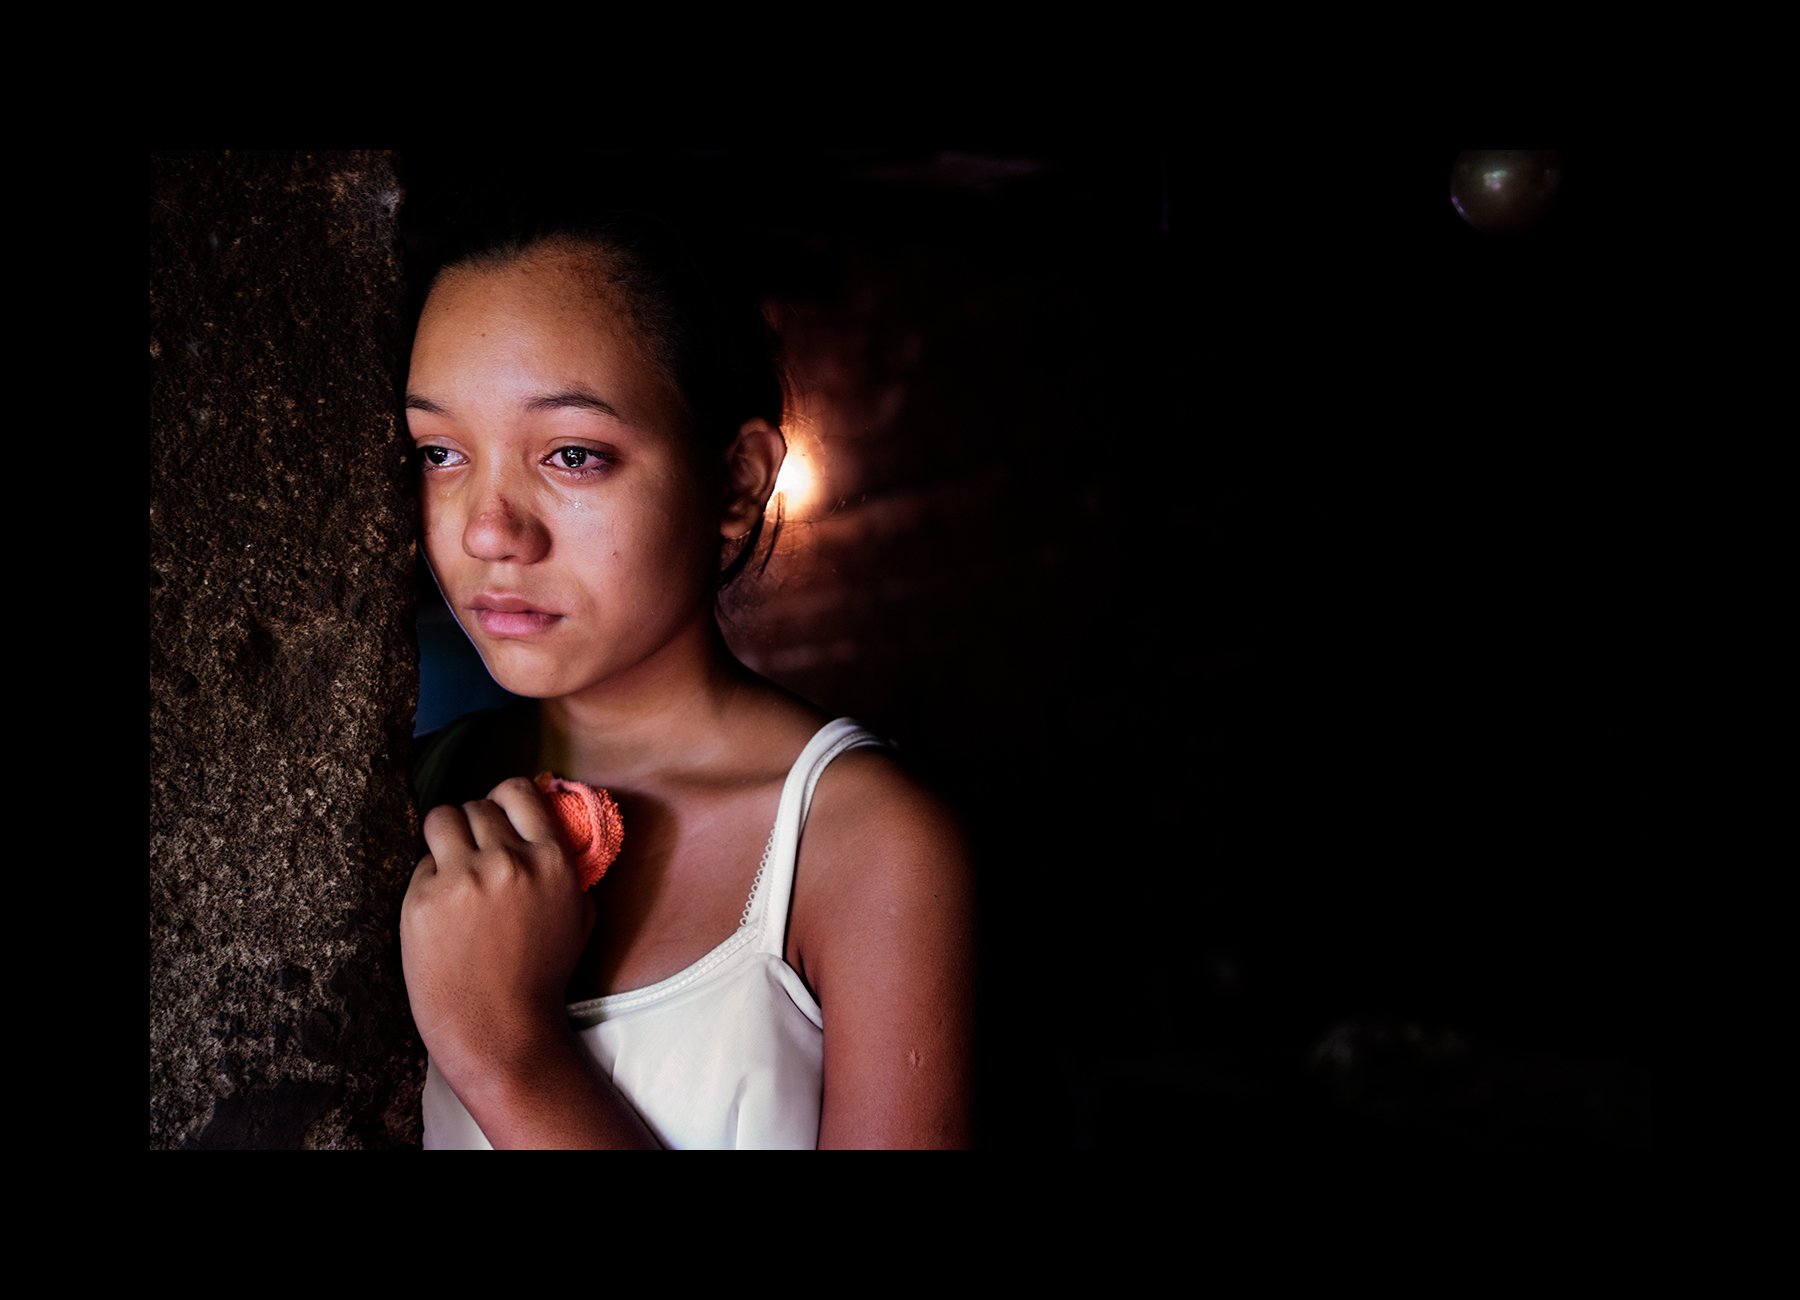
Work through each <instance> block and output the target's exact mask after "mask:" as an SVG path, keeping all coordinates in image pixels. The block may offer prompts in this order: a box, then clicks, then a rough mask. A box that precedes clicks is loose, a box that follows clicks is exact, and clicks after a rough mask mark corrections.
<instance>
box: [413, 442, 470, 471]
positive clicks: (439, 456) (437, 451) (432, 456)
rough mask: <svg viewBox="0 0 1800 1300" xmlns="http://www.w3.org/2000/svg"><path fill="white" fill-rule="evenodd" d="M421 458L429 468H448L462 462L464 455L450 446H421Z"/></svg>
mask: <svg viewBox="0 0 1800 1300" xmlns="http://www.w3.org/2000/svg"><path fill="white" fill-rule="evenodd" d="M419 459H420V460H422V461H423V462H424V463H425V468H427V469H447V468H449V467H450V466H453V465H457V464H460V463H461V460H462V457H461V456H460V455H459V454H458V453H457V452H454V451H451V450H450V448H448V447H420V448H419Z"/></svg>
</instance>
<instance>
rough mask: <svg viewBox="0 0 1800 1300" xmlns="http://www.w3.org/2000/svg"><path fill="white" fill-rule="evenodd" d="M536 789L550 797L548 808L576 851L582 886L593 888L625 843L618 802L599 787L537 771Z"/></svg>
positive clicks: (576, 861) (576, 862) (623, 822)
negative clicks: (564, 779)
mask: <svg viewBox="0 0 1800 1300" xmlns="http://www.w3.org/2000/svg"><path fill="white" fill-rule="evenodd" d="M537 788H538V789H540V790H542V791H543V792H544V793H545V794H547V795H549V796H550V808H551V811H553V812H554V813H555V814H556V820H557V823H558V824H559V825H560V826H561V827H562V831H563V838H565V839H566V840H568V842H569V847H570V848H572V849H574V850H575V855H576V857H575V865H576V866H577V867H578V868H579V869H580V871H581V887H582V888H583V889H592V888H593V887H594V886H595V885H597V884H599V883H600V877H601V876H604V875H605V874H606V869H607V868H608V867H610V866H612V864H613V859H614V858H616V857H618V856H619V849H620V848H621V847H622V846H623V845H624V843H625V819H624V818H623V817H621V816H620V815H619V805H618V804H616V803H614V802H613V797H612V796H611V795H610V794H608V793H607V792H606V791H604V790H602V789H601V788H600V787H599V786H594V785H583V784H582V783H581V782H579V781H563V780H560V779H558V778H557V777H554V776H551V775H550V773H548V772H540V773H538V778H537Z"/></svg>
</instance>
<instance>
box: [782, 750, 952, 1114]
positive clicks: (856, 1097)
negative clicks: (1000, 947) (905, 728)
mask: <svg viewBox="0 0 1800 1300" xmlns="http://www.w3.org/2000/svg"><path fill="white" fill-rule="evenodd" d="M971 877H972V870H971V864H970V857H969V849H968V843H967V840H966V837H965V835H964V832H963V828H962V826H961V825H960V823H959V820H958V818H957V817H956V815H955V813H954V812H953V811H952V809H951V808H950V806H949V805H948V804H947V803H946V802H945V800H944V799H943V798H942V797H941V796H940V795H938V794H936V793H934V792H933V791H931V790H930V789H928V788H927V787H926V786H925V785H924V784H922V783H921V782H920V781H919V780H918V779H917V778H916V777H914V776H913V775H912V774H910V773H909V772H908V771H907V770H906V769H905V768H904V767H903V766H902V765H901V763H900V762H898V761H897V760H896V759H895V758H894V757H893V756H891V755H889V754H886V753H884V752H882V751H880V750H874V749H857V750H851V751H850V752H848V753H846V754H843V755H840V756H839V757H838V758H837V759H836V760H835V761H834V762H833V763H832V764H831V766H830V767H828V768H827V769H826V770H825V773H824V774H823V775H822V776H821V777H820V779H819V784H818V786H817V788H816V789H815V790H814V794H813V805H812V809H811V811H810V813H809V815H808V819H807V823H806V830H805V833H804V835H803V836H802V838H801V844H800V857H799V862H798V864H797V868H796V874H795V882H794V901H793V913H792V919H791V925H790V929H789V961H790V963H792V964H793V965H794V966H795V967H796V969H798V970H799V971H800V974H801V976H802V977H803V978H804V979H805V980H806V982H807V984H808V986H809V987H810V988H811V989H812V990H813V992H814V994H815V995H816V996H817V998H818V1000H819V1005H820V1008H821V1010H822V1011H823V1013H824V1020H825V1105H824V1111H823V1116H822V1119H821V1124H820V1138H819V1140H820V1145H821V1146H900V1147H921V1146H930V1147H936V1146H961V1145H966V1144H967V1143H968V1142H969V1140H970V1136H971V1127H970V1125H971V1111H972V1107H971V1097H970V1077H971V1076H970V1057H971V1054H972V1050H973V1024H974V1017H973V1006H974V989H973V974H974V965H975V963H974V904H973V889H972V881H971Z"/></svg>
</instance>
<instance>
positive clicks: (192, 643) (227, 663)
mask: <svg viewBox="0 0 1800 1300" xmlns="http://www.w3.org/2000/svg"><path fill="white" fill-rule="evenodd" d="M399 199H400V193H399V186H398V184H397V182H396V179H395V174H394V169H393V166H392V160H391V159H390V158H389V157H388V156H387V155H386V154H383V153H379V152H350V153H327V152H320V153H304V154H302V153H256V152H243V151H229V152H222V153H193V154H169V155H163V156H159V157H155V158H153V159H152V160H151V166H150V268H149V269H150V416H151V432H150V465H151V470H150V475H151V478H150V548H149V558H150V577H149V581H150V1145H151V1146H152V1147H195V1146H197V1147H346V1146H348V1147H367V1146H393V1145H400V1144H405V1143H409V1142H415V1141H416V1140H417V1091H418V1085H419V1082H420V1080H421V1078H422V1063H423V1054H422V1051H421V1050H420V1048H419V1045H418V1042H417V1039H416V1037H415V1036H414V1034H413V1029H412V1023H411V1020H410V1017H409V1016H408V1014H407V1010H406V999H405V989H404V985H403V983H402V981H401V978H400V966H399V943H398V939H397V934H396V925H397V921H398V915H399V900H400V897H401V895H402V893H403V892H404V889H405V884H406V880H407V877H408V875H409V873H410V869H411V866H412V860H413V854H412V844H413V835H414V833H415V823H414V815H413V812H412V809H411V804H410V799H409V796H408V791H407V784H406V777H405V770H406V762H407V760H408V758H409V749H410V743H411V742H410V734H411V723H412V712H413V705H414V697H415V693H416V689H417V688H416V650H415V645H414V640H413V634H412V631H411V622H410V620H411V613H412V600H413V594H412V575H413V563H414V561H413V555H414V546H415V542H414V540H413V539H414V536H415V529H414V523H413V507H412V498H411V493H410V491H409V489H408V486H407V482H408V481H407V477H406V474H405V467H404V465H403V462H402V460H401V453H400V442H399V439H398V433H397V430H396V428H395V421H394V413H393V406H394V403H393V398H392V394H393V384H394V369H395V367H396V365H397V364H398V356H399V342H400V338H399V332H400V317H401V312H402V285H401V277H400V267H399V265H398V262H397V260H396V239H395V213H396V209H397V207H398V204H399Z"/></svg>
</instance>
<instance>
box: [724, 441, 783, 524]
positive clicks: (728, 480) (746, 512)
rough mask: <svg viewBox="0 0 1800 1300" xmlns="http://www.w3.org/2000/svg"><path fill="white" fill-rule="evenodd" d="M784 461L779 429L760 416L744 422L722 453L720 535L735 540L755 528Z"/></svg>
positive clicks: (772, 492)
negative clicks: (723, 490) (723, 465)
mask: <svg viewBox="0 0 1800 1300" xmlns="http://www.w3.org/2000/svg"><path fill="white" fill-rule="evenodd" d="M786 459H787V439H786V438H784V437H782V436H781V430H780V429H777V428H776V427H775V426H774V425H772V424H770V423H769V422H768V421H767V420H764V419H762V418H760V417H758V418H756V419H751V420H746V421H744V427H743V428H741V429H739V430H738V434H737V438H736V439H735V440H734V441H733V442H732V444H731V446H730V447H729V448H727V449H726V452H725V509H724V513H723V514H722V515H721V516H720V518H719V534H720V536H722V537H728V538H732V539H734V540H735V539H736V538H739V537H743V536H745V535H746V534H748V533H749V531H750V530H751V529H752V528H754V527H755V526H756V521H757V518H758V517H759V516H760V515H761V514H762V512H763V509H764V508H765V507H766V506H767V505H768V504H769V498H770V497H771V496H773V495H774V493H775V479H776V476H777V475H779V474H780V473H781V462H782V461H784V460H786Z"/></svg>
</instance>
